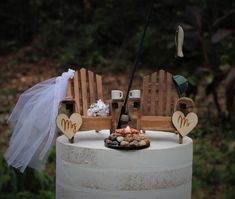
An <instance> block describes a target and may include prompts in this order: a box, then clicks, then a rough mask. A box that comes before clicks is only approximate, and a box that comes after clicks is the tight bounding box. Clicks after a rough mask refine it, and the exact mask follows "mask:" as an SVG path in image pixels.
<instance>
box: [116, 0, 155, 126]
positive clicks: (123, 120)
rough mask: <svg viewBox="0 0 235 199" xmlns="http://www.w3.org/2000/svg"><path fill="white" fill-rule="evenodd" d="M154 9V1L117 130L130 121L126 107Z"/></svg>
mask: <svg viewBox="0 0 235 199" xmlns="http://www.w3.org/2000/svg"><path fill="white" fill-rule="evenodd" d="M153 7H154V1H153V2H152V6H151V8H150V11H149V13H148V15H147V19H146V23H145V27H144V31H143V34H142V37H141V40H140V43H139V47H138V52H137V55H136V58H135V62H134V67H133V70H132V73H131V77H130V81H129V84H128V89H127V94H126V97H125V101H124V104H123V106H122V108H121V112H120V116H119V119H118V125H117V128H121V127H123V126H125V125H127V123H128V121H129V116H128V113H127V107H126V106H127V102H128V97H129V92H130V89H131V86H132V82H133V78H134V75H135V72H136V68H137V66H138V65H139V64H140V63H139V62H140V61H139V59H140V56H141V54H142V48H143V43H144V38H145V35H146V31H147V28H148V26H149V23H150V21H151V15H152V11H153Z"/></svg>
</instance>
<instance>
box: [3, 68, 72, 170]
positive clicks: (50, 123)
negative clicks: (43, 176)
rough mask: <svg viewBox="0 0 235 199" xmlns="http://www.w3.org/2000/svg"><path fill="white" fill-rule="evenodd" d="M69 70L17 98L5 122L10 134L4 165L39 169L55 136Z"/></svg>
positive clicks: (70, 71)
mask: <svg viewBox="0 0 235 199" xmlns="http://www.w3.org/2000/svg"><path fill="white" fill-rule="evenodd" d="M73 74H74V71H73V70H71V69H69V70H68V72H64V73H63V74H62V75H61V76H59V77H56V78H52V79H49V80H46V81H43V82H40V83H38V84H36V85H35V86H33V87H32V88H30V89H28V90H27V91H25V92H24V93H23V94H21V95H20V98H19V100H18V102H17V104H16V106H15V108H14V109H13V111H12V113H11V115H10V117H9V119H8V123H9V124H10V126H11V128H12V130H13V133H12V136H11V139H10V144H9V147H8V149H7V151H6V153H5V155H4V156H5V159H6V161H7V163H8V165H9V166H10V165H11V166H13V167H15V168H17V169H19V170H20V171H21V172H24V170H25V168H26V167H27V166H30V167H32V168H36V169H43V168H44V166H45V162H46V159H47V156H48V153H49V151H50V148H51V145H52V143H53V140H54V138H55V135H56V123H55V120H56V116H57V114H58V107H59V103H60V101H62V100H63V99H64V97H65V94H66V87H67V82H68V79H69V78H72V77H73Z"/></svg>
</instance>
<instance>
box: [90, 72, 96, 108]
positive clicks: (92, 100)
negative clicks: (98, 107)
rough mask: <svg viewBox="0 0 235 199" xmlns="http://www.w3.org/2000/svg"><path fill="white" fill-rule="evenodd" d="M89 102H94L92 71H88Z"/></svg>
mask: <svg viewBox="0 0 235 199" xmlns="http://www.w3.org/2000/svg"><path fill="white" fill-rule="evenodd" d="M88 79H89V92H90V104H91V103H95V102H96V95H95V80H94V73H93V72H91V71H88Z"/></svg>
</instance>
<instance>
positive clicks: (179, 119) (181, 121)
mask: <svg viewBox="0 0 235 199" xmlns="http://www.w3.org/2000/svg"><path fill="white" fill-rule="evenodd" d="M172 122H173V125H174V126H175V128H176V129H177V131H178V132H179V133H180V135H182V136H186V135H187V134H188V133H189V132H191V131H192V130H193V129H194V127H195V126H196V125H197V123H198V117H197V115H196V113H194V112H190V113H188V114H187V115H186V116H185V115H184V113H182V112H181V111H176V112H174V114H173V116H172Z"/></svg>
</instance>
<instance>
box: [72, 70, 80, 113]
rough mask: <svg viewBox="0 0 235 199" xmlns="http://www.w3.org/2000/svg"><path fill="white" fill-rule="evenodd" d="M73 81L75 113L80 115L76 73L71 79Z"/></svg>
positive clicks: (77, 76) (78, 83)
mask: <svg viewBox="0 0 235 199" xmlns="http://www.w3.org/2000/svg"><path fill="white" fill-rule="evenodd" d="M73 81H74V99H75V103H76V106H75V111H76V112H77V113H80V114H81V105H80V103H81V102H80V82H79V75H78V71H76V72H75V73H74V77H73Z"/></svg>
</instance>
